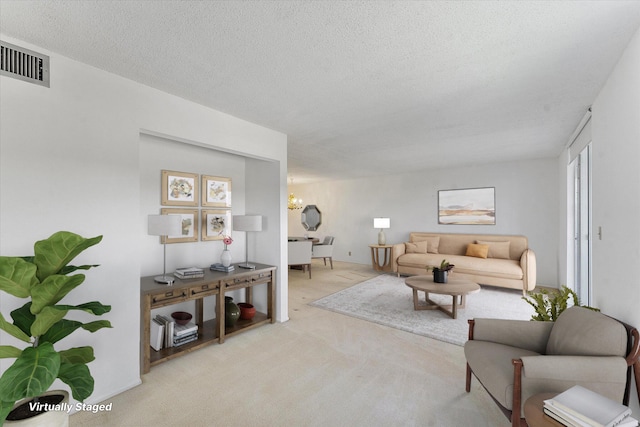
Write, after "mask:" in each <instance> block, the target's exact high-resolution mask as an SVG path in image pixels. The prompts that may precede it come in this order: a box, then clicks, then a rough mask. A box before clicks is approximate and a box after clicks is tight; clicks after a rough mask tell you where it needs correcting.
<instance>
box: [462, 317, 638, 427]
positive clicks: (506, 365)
mask: <svg viewBox="0 0 640 427" xmlns="http://www.w3.org/2000/svg"><path fill="white" fill-rule="evenodd" d="M639 345H640V344H639V335H638V331H637V330H636V329H635V328H633V327H630V326H628V325H625V324H624V323H622V322H619V321H618V320H615V319H613V318H611V317H608V316H605V315H604V314H602V313H598V312H595V311H593V310H589V309H586V308H582V307H575V306H574V307H570V308H568V309H567V310H565V311H564V312H563V313H562V314H561V315H560V316H559V317H558V319H557V320H556V322H537V321H523V320H505V319H472V320H469V341H467V343H466V344H465V346H464V352H465V356H466V359H467V379H466V391H467V392H469V391H471V376H472V374H473V375H474V376H475V377H476V378H477V379H478V380H479V381H480V383H481V384H482V386H483V387H484V388H485V389H486V390H487V392H488V393H489V395H490V396H491V397H492V398H493V399H494V401H495V402H496V403H497V404H498V405H499V406H500V407H501V409H502V410H503V412H504V413H505V414H506V415H507V417H508V418H510V420H511V424H512V426H513V427H516V426H521V425H526V422H525V421H524V420H521V417H522V416H523V415H522V414H523V412H522V409H523V405H524V402H525V401H526V400H527V399H528V398H529V397H531V396H533V395H535V394H538V393H543V392H555V393H560V392H563V391H565V390H567V389H569V388H571V387H572V386H574V385H576V384H579V385H581V386H583V387H585V388H588V389H590V390H593V391H595V392H597V393H600V394H602V395H603V396H606V397H609V398H610V399H613V400H615V401H617V402H621V403H623V404H625V405H628V403H629V394H630V387H631V373H632V367H633V368H634V370H633V371H634V372H635V376H636V383H638V380H639V379H640V361H639V360H638V359H639V355H640V348H639ZM637 392H638V396H639V397H640V385H639V386H638V389H637Z"/></svg>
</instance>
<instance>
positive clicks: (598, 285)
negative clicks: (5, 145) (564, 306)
mask: <svg viewBox="0 0 640 427" xmlns="http://www.w3.org/2000/svg"><path fill="white" fill-rule="evenodd" d="M592 109H593V118H592V135H593V226H594V230H593V232H594V240H593V297H594V305H595V306H596V307H598V308H600V309H601V310H602V311H603V312H604V313H606V314H608V315H610V316H613V317H615V318H617V319H620V320H622V321H625V322H627V323H629V324H630V325H633V326H635V327H636V328H640V279H639V277H640V244H638V242H640V217H639V214H638V213H639V212H640V167H639V166H638V165H640V30H639V31H638V32H636V34H635V36H634V37H633V39H632V40H631V42H630V44H629V46H628V47H627V49H626V50H625V52H624V54H623V56H622V58H621V59H620V61H619V62H618V64H617V66H616V67H615V69H614V70H613V73H612V74H611V76H610V77H609V79H608V80H607V83H606V84H605V86H604V87H603V88H602V90H601V91H600V93H599V94H598V97H597V98H596V100H595V102H594V103H593V107H592ZM599 227H602V239H598V238H597V231H598V228H599ZM633 390H634V392H632V402H633V405H632V409H633V413H634V414H635V416H636V418H637V417H638V414H640V405H639V404H638V397H637V395H636V394H635V388H634V389H633Z"/></svg>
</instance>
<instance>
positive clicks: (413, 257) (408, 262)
mask: <svg viewBox="0 0 640 427" xmlns="http://www.w3.org/2000/svg"><path fill="white" fill-rule="evenodd" d="M443 259H446V260H447V261H448V262H449V263H451V264H453V265H455V267H454V268H453V271H452V273H453V274H454V275H455V274H456V273H464V274H472V275H480V276H487V277H497V278H502V279H513V280H522V274H523V273H522V268H521V267H520V262H519V261H513V260H510V259H497V258H493V259H489V258H487V259H483V258H475V257H470V256H464V255H445V254H428V253H427V254H403V255H400V257H398V260H397V262H398V265H400V266H403V267H411V268H424V269H425V273H424V274H427V272H426V268H427V266H428V265H440V263H441V262H442V260H443Z"/></svg>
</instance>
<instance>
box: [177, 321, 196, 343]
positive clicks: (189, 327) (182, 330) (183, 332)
mask: <svg viewBox="0 0 640 427" xmlns="http://www.w3.org/2000/svg"><path fill="white" fill-rule="evenodd" d="M197 339H198V325H196V324H195V323H193V322H189V323H187V324H186V325H175V328H174V329H173V346H174V347H178V346H181V345H184V344H187V343H190V342H191V341H195V340H197Z"/></svg>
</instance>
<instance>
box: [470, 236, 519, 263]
mask: <svg viewBox="0 0 640 427" xmlns="http://www.w3.org/2000/svg"><path fill="white" fill-rule="evenodd" d="M476 243H478V244H480V245H489V253H488V254H487V258H500V259H509V246H511V242H488V241H484V240H476Z"/></svg>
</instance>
